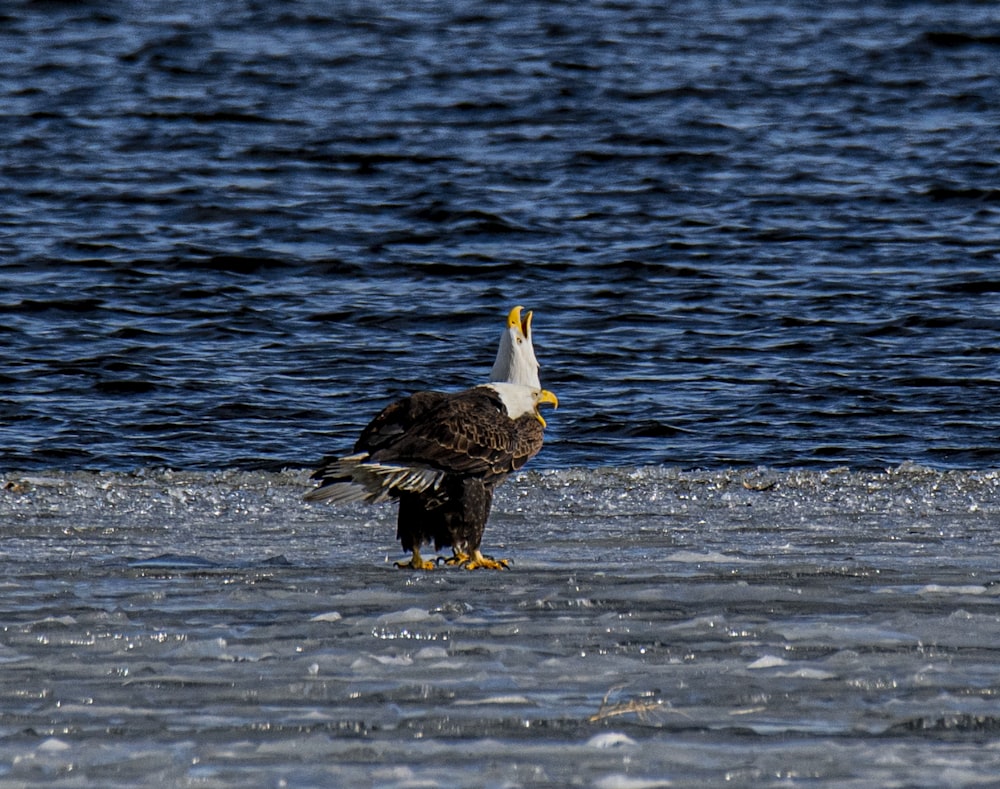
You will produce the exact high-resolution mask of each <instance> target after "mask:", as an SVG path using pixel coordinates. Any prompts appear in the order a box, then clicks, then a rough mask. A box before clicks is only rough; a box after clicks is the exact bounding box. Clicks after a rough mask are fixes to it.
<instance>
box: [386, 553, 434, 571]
mask: <svg viewBox="0 0 1000 789" xmlns="http://www.w3.org/2000/svg"><path fill="white" fill-rule="evenodd" d="M392 566H393V567H398V568H399V569H401V570H433V569H434V568H435V567H436V565H435V564H434V562H432V561H431V560H430V559H425V558H423V557H422V556H421V555H420V551H418V550H417V549H416V548H414V549H413V556H411V557H410V561H408V562H393V563H392Z"/></svg>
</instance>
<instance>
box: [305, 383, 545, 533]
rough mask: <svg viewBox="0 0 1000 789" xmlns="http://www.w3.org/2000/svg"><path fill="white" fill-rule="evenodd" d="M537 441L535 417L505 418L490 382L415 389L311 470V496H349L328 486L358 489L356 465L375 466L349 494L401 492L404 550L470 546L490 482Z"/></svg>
mask: <svg viewBox="0 0 1000 789" xmlns="http://www.w3.org/2000/svg"><path fill="white" fill-rule="evenodd" d="M541 448H542V425H541V423H540V422H539V420H538V419H537V418H536V417H535V416H534V415H532V414H528V415H525V416H521V417H520V418H518V419H510V418H509V417H508V416H507V412H506V409H505V408H504V405H503V402H502V400H501V399H500V397H499V395H497V393H496V392H495V391H493V390H491V389H489V388H486V387H476V388H474V389H467V390H465V391H464V392H457V393H454V394H445V393H442V392H418V393H416V394H413V395H411V396H409V397H405V398H403V399H401V400H397V401H396V402H394V403H391V404H390V405H388V406H386V407H385V408H384V409H383V410H382V411H381V413H379V414H378V416H376V417H375V418H374V419H373V420H372V421H371V422H370V423H369V424H368V426H367V427H365V429H364V430H363V431H362V433H361V436H360V438H359V439H358V441H357V443H356V444H355V446H354V452H355V454H354V455H353V456H352V457H351V458H349V459H333V460H331V461H330V462H328V463H325V464H324V466H323V467H322V468H320V470H319V471H317V472H316V473H315V474H313V479H317V480H319V481H320V482H321V485H320V487H318V488H316V489H315V490H314V491H312V492H311V493H310V494H309V498H311V499H314V500H321V499H323V498H328V497H329V498H334V497H335V496H336V497H338V498H342V499H344V500H347V499H348V498H349V496H348V495H347V494H344V495H340V494H336V493H334V490H335V489H336V488H337V486H339V487H340V489H344V488H345V487H347V486H354V488H355V489H357V486H358V485H359V484H361V483H360V482H359V480H360V478H361V473H360V471H359V470H360V469H364V470H365V473H366V474H367V475H368V476H369V477H370V476H371V474H370V471H369V470H370V469H372V468H376V469H378V470H379V477H378V478H377V480H376V481H372V480H371V479H368V478H367V477H366V482H368V484H369V488H370V489H369V490H368V491H367V492H365V493H364V495H362V494H358V495H355V496H354V498H363V499H365V500H370V501H376V500H380V499H381V498H385V497H386V496H388V497H392V498H398V499H399V516H398V520H397V532H396V536H397V537H398V538H399V540H400V543H401V544H402V547H403V549H404V550H406V551H412V550H413V549H414V548H418V549H419V547H420V546H421V545H423V544H424V543H433V544H434V546H435V549H437V550H440V549H441V548H442V547H446V546H450V547H453V548H454V549H455V550H456V551H460V552H463V553H470V552H472V551H475V550H477V549H478V548H479V545H480V542H481V541H482V537H483V530H484V529H485V527H486V521H487V519H488V518H489V514H490V508H491V506H492V503H493V491H494V489H495V488H496V486H497V485H499V484H500V483H501V482H502V481H503V479H504V478H505V477H506V476H507V475H508V474H510V473H511V472H512V471H516V470H517V469H520V468H521V467H522V466H524V464H525V463H527V462H528V461H529V460H530V459H531V458H532V457H534V456H535V455H536V454H538V451H539V450H540V449H541ZM346 460H351V461H352V463H353V465H350V466H348V465H345V461H346ZM383 468H385V469H389V470H391V471H393V472H396V471H398V473H396V474H392V473H383V472H382V469H383ZM404 472H410V473H409V474H406V473H404ZM376 484H377V485H378V487H379V490H378V491H377V492H376V491H375V490H374V487H375V486H376ZM327 490H328V491H329V494H327V493H324V491H327Z"/></svg>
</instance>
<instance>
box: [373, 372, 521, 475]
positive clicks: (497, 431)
mask: <svg viewBox="0 0 1000 789" xmlns="http://www.w3.org/2000/svg"><path fill="white" fill-rule="evenodd" d="M534 421H535V422H536V423H537V420H534ZM519 423H520V420H519V421H518V422H515V421H514V420H512V419H509V418H508V417H507V415H506V412H505V410H504V408H503V405H502V403H501V402H500V399H499V398H498V397H497V396H496V395H495V394H493V393H491V392H489V391H488V390H472V391H469V390H467V391H465V392H461V393H459V394H456V395H451V396H446V397H445V398H444V399H443V400H441V401H439V402H438V403H437V404H436V406H435V407H431V408H428V409H427V410H426V411H425V412H423V413H421V414H420V416H419V418H417V419H416V420H415V421H413V422H412V423H411V424H410V425H409V427H408V428H407V429H406V430H405V431H404V432H402V433H401V434H399V435H398V436H397V437H396V438H395V440H393V441H391V442H388V443H387V444H385V445H383V446H382V447H380V448H379V449H377V450H376V451H374V452H372V453H371V459H372V460H373V461H377V462H386V463H398V464H401V465H413V464H418V465H427V466H431V467H433V468H436V469H439V470H441V471H444V472H446V473H450V474H460V475H468V476H477V477H483V478H484V479H486V480H491V479H493V478H495V477H498V476H502V475H504V474H507V473H509V472H511V471H514V470H515V469H518V468H520V467H521V466H522V465H524V463H525V462H527V460H528V457H530V455H527V456H525V455H526V452H525V447H524V446H523V443H524V441H523V439H519V432H520V431H519ZM540 427H541V425H539V428H540ZM539 447H540V445H539ZM535 451H536V452H537V449H536V450H535ZM522 458H523V459H522Z"/></svg>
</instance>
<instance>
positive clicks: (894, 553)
mask: <svg viewBox="0 0 1000 789" xmlns="http://www.w3.org/2000/svg"><path fill="white" fill-rule="evenodd" d="M306 478H307V474H306V473H305V472H302V471H288V472H284V473H279V474H267V473H257V472H254V473H249V472H237V471H223V472H215V473H188V472H171V471H149V472H143V473H137V474H100V473H97V474H86V473H72V474H61V473H55V472H53V473H50V474H46V475H36V476H31V475H17V474H9V475H7V476H6V477H5V478H4V479H3V480H2V490H0V521H2V523H3V524H4V538H3V540H2V541H0V554H2V559H3V562H4V574H3V576H2V577H0V592H2V597H0V666H2V668H3V671H2V672H0V699H2V709H3V710H4V715H3V718H2V720H0V787H3V786H32V785H39V786H40V785H43V784H44V785H56V786H60V785H62V786H84V785H94V784H100V785H102V786H135V785H143V784H145V785H154V784H155V785H171V784H182V783H196V784H204V785H209V786H238V785H247V784H248V783H249V784H253V785H262V784H263V785H278V784H280V783H281V782H285V783H286V784H287V785H289V786H293V785H358V786H365V785H377V786H412V785H428V786H469V787H473V786H553V785H558V786H562V785H583V786H623V787H629V786H661V785H672V786H703V785H705V784H706V783H708V784H721V783H726V784H727V785H734V786H783V785H788V784H789V783H795V782H796V781H799V780H809V781H810V783H811V784H812V785H826V786H848V787H849V786H874V785H880V786H881V785H890V784H897V785H930V784H929V783H928V776H933V777H934V779H933V783H934V784H935V785H940V783H939V782H940V781H941V780H943V779H942V778H941V776H942V775H943V776H946V780H944V783H945V784H951V785H959V784H968V783H976V782H986V781H989V780H992V779H993V776H995V775H996V774H998V770H1000V749H998V747H997V745H998V744H1000V740H998V737H997V733H998V731H1000V704H998V702H997V697H996V687H997V676H998V675H997V671H996V665H997V658H998V647H997V645H998V644H1000V605H998V590H1000V586H998V584H997V583H996V581H997V570H996V567H995V557H996V556H997V555H998V547H1000V546H998V544H997V543H998V537H997V534H996V529H995V523H996V520H997V515H998V511H1000V490H998V488H1000V485H998V479H1000V478H998V475H997V474H996V473H995V472H947V473H942V472H936V471H932V470H929V469H923V468H918V467H911V466H907V467H902V468H898V469H893V470H890V471H886V472H882V473H874V472H851V471H848V470H846V469H845V470H837V471H833V472H808V471H800V472H774V471H771V470H767V469H755V470H740V471H735V470H732V471H720V472H688V471H680V470H677V469H663V468H649V469H603V470H568V471H555V472H540V473H530V474H525V475H522V476H520V477H518V478H516V479H514V480H511V481H510V482H509V483H508V484H507V485H506V486H505V487H504V488H502V489H501V491H500V495H499V496H498V499H497V503H496V508H495V512H494V514H493V517H492V518H491V521H490V524H489V527H488V529H487V536H486V544H487V549H488V550H489V551H490V552H491V553H494V554H496V555H502V556H507V557H510V558H511V559H512V560H513V569H512V570H510V571H508V572H503V573H494V572H485V571H484V572H476V573H468V572H465V571H462V570H457V569H449V568H441V569H439V570H435V571H431V572H427V573H416V574H415V573H411V572H408V571H402V570H397V569H394V568H393V567H392V564H391V563H392V561H393V560H395V559H397V558H399V555H400V554H399V551H398V548H397V546H396V545H395V544H394V539H393V535H394V520H393V519H394V514H393V511H392V508H391V507H388V506H387V507H376V508H364V507H361V506H352V507H345V508H340V509H333V508H330V507H326V506H316V505H308V504H305V503H304V502H303V501H302V498H301V497H302V494H303V492H304V491H305V490H306V489H307V481H306Z"/></svg>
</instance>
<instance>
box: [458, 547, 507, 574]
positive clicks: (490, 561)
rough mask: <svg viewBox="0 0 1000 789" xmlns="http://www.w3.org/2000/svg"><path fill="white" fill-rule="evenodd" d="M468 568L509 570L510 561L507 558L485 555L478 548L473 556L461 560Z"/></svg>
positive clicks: (463, 565)
mask: <svg viewBox="0 0 1000 789" xmlns="http://www.w3.org/2000/svg"><path fill="white" fill-rule="evenodd" d="M461 565H462V567H464V568H465V569H466V570H480V569H483V570H508V569H510V562H509V561H508V560H507V559H494V558H493V557H492V556H483V554H481V553H480V552H479V551H478V550H476V551H473V552H472V555H471V556H468V557H466V561H464V562H461Z"/></svg>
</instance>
